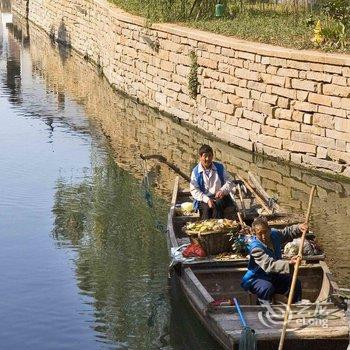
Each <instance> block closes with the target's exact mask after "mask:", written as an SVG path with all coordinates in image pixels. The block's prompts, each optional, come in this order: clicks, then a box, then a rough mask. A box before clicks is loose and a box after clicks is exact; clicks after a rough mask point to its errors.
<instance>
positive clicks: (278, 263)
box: [242, 217, 308, 303]
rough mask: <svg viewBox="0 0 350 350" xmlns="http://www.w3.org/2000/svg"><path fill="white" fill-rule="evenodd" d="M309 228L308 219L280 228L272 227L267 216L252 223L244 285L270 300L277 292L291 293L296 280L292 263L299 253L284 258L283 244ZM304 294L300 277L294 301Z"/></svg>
mask: <svg viewBox="0 0 350 350" xmlns="http://www.w3.org/2000/svg"><path fill="white" fill-rule="evenodd" d="M307 230H308V225H307V224H306V223H304V224H300V225H292V226H289V227H286V228H285V229H283V230H277V229H273V228H270V227H269V225H268V222H267V220H266V218H263V217H258V218H256V219H255V220H254V222H253V224H252V231H253V233H254V235H253V236H252V237H250V238H249V239H248V242H247V243H248V252H249V263H248V271H247V272H246V274H245V275H244V276H243V279H242V287H243V288H244V289H245V290H247V291H250V292H251V293H253V294H256V296H257V297H258V299H261V300H265V301H268V302H271V301H272V297H273V295H274V294H284V295H287V296H288V294H289V290H290V286H291V282H292V276H291V274H290V269H291V268H290V267H291V265H294V264H295V263H296V261H297V256H294V257H292V258H291V259H290V260H289V261H288V260H282V246H283V244H284V243H285V242H288V241H292V240H293V239H294V238H297V237H300V236H301V234H302V233H303V232H304V231H306V232H307ZM301 296H302V288H301V283H300V281H299V280H297V283H296V287H295V291H294V298H293V302H294V303H295V302H298V301H300V300H301Z"/></svg>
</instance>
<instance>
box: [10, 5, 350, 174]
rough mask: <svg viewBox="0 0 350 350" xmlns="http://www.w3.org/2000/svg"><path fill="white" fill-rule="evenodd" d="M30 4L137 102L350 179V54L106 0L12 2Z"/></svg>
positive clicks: (34, 17)
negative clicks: (212, 27) (288, 45)
mask: <svg viewBox="0 0 350 350" xmlns="http://www.w3.org/2000/svg"><path fill="white" fill-rule="evenodd" d="M28 1H29V2H28ZM27 4H29V7H28V8H29V11H28V18H29V19H30V20H31V21H32V22H34V23H35V24H36V25H38V26H39V27H41V28H43V29H44V30H45V31H46V32H47V33H48V34H50V35H51V36H52V37H54V38H55V39H56V40H57V41H59V42H63V43H65V44H67V45H70V46H72V47H73V48H74V49H75V50H77V51H78V52H79V53H80V54H81V55H83V56H84V57H85V58H86V59H90V60H92V61H93V62H95V63H96V64H97V65H98V67H99V69H100V71H101V72H102V73H103V74H104V75H105V76H106V78H107V79H108V81H109V83H110V84H111V85H112V86H114V87H115V88H116V89H118V90H121V91H123V92H125V93H127V94H128V95H129V96H132V97H134V98H136V99H137V100H138V101H140V102H142V103H145V104H147V105H149V106H151V107H155V108H157V109H159V110H160V111H162V112H166V113H169V114H171V115H173V116H176V117H178V118H180V119H181V120H185V121H186V122H188V123H190V124H191V125H194V126H197V127H199V128H200V129H202V130H204V131H206V132H209V133H211V134H213V135H215V136H216V137H218V138H220V139H222V140H224V141H227V142H229V143H230V144H234V145H238V146H240V147H243V148H244V149H247V150H249V151H254V152H259V153H263V154H266V155H269V156H273V157H277V158H281V159H284V160H286V161H292V162H294V163H296V164H301V165H303V166H307V167H310V168H313V169H319V170H321V171H328V172H333V173H336V174H341V175H344V176H347V177H350V56H348V55H336V54H326V53H321V52H312V51H297V50H291V49H284V48H279V47H273V46H269V45H263V44H256V43H249V42H246V41H243V40H237V39H233V38H228V37H224V36H220V35H215V34H212V33H210V34H208V33H206V32H202V31H198V30H193V29H189V28H184V27H180V26H177V25H173V24H155V25H152V27H149V26H147V25H146V22H145V21H144V19H142V18H140V17H135V16H132V15H129V14H127V13H125V12H123V11H121V10H119V9H117V8H115V7H114V6H112V5H110V4H108V3H107V2H106V1H104V0H26V1H24V0H15V10H17V11H18V12H20V13H21V14H22V15H25V14H26V11H27V10H26V8H27ZM191 51H194V52H195V53H196V55H197V57H198V65H199V68H198V72H197V73H198V80H199V87H198V95H197V97H196V98H195V99H193V98H192V97H190V92H189V88H188V78H189V74H190V70H191V65H192V63H191V59H190V53H191Z"/></svg>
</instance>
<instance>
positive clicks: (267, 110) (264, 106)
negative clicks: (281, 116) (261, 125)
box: [253, 101, 276, 117]
mask: <svg viewBox="0 0 350 350" xmlns="http://www.w3.org/2000/svg"><path fill="white" fill-rule="evenodd" d="M253 109H254V110H255V111H256V112H260V113H263V114H266V115H268V116H271V117H273V116H274V115H275V110H276V107H272V106H271V105H270V104H268V103H265V102H261V101H254V103H253Z"/></svg>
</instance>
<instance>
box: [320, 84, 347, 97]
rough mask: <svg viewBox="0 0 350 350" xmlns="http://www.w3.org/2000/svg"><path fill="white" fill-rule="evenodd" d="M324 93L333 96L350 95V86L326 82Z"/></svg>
mask: <svg viewBox="0 0 350 350" xmlns="http://www.w3.org/2000/svg"><path fill="white" fill-rule="evenodd" d="M323 93H324V94H325V95H331V96H339V97H350V87H349V86H341V85H335V84H324V85H323Z"/></svg>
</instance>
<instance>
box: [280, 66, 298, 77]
mask: <svg viewBox="0 0 350 350" xmlns="http://www.w3.org/2000/svg"><path fill="white" fill-rule="evenodd" d="M277 75H280V76H282V77H290V78H298V77H299V71H298V70H297V69H290V68H279V69H278V70H277Z"/></svg>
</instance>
